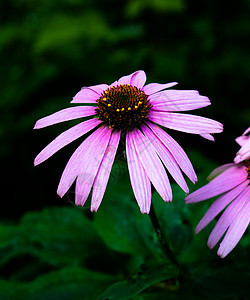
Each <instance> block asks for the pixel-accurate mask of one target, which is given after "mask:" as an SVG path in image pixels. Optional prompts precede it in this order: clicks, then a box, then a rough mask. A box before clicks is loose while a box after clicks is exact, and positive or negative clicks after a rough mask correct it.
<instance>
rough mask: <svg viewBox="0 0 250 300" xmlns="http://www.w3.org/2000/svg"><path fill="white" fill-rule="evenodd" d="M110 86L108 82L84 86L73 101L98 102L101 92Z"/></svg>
mask: <svg viewBox="0 0 250 300" xmlns="http://www.w3.org/2000/svg"><path fill="white" fill-rule="evenodd" d="M107 88H108V85H107V84H98V85H94V86H89V87H83V88H82V89H81V90H80V92H78V93H77V94H76V95H75V97H74V98H73V100H72V101H71V103H96V100H97V99H99V98H100V96H101V94H102V93H103V92H104V91H105V90H106V89H107Z"/></svg>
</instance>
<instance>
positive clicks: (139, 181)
mask: <svg viewBox="0 0 250 300" xmlns="http://www.w3.org/2000/svg"><path fill="white" fill-rule="evenodd" d="M126 155H127V161H128V170H129V176H130V181H131V185H132V188H133V191H134V195H135V199H136V201H137V203H138V205H139V207H140V210H141V212H142V213H143V214H144V213H146V214H148V213H149V211H150V205H151V184H150V180H149V178H148V176H147V174H146V172H145V170H144V168H143V166H142V164H141V162H140V159H139V157H138V155H137V153H136V149H135V145H134V142H133V137H132V134H131V133H130V132H128V133H127V135H126Z"/></svg>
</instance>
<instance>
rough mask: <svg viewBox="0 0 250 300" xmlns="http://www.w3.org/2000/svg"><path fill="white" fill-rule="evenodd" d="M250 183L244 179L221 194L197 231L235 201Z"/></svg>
mask: <svg viewBox="0 0 250 300" xmlns="http://www.w3.org/2000/svg"><path fill="white" fill-rule="evenodd" d="M247 185H248V182H247V180H245V181H243V182H242V183H241V184H240V185H238V186H237V187H235V188H234V189H232V190H230V191H229V192H226V193H225V194H223V195H221V196H220V197H219V198H218V199H216V200H215V201H214V203H213V204H212V205H211V206H210V207H209V209H208V210H207V212H206V213H205V215H204V217H203V218H202V219H201V220H200V222H199V224H198V225H197V227H196V229H195V232H196V233H198V232H200V231H201V230H202V229H203V228H204V227H205V226H207V224H208V223H210V222H211V221H212V220H213V219H214V218H215V217H216V216H217V215H218V214H219V213H220V212H221V211H222V210H223V209H224V208H225V207H226V206H227V205H228V204H229V203H230V202H231V201H233V200H234V199H235V198H236V197H237V196H238V195H239V194H240V193H241V192H242V191H243V190H244V188H245V187H246V186H247Z"/></svg>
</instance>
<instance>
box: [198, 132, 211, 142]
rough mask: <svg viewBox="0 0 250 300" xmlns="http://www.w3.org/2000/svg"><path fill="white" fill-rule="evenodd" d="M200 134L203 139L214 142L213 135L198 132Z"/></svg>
mask: <svg viewBox="0 0 250 300" xmlns="http://www.w3.org/2000/svg"><path fill="white" fill-rule="evenodd" d="M200 136H201V137H203V138H204V139H207V140H209V141H212V142H214V137H213V136H212V135H211V134H209V133H202V134H200Z"/></svg>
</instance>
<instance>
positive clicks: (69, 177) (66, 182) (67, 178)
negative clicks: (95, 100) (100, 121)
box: [57, 128, 103, 197]
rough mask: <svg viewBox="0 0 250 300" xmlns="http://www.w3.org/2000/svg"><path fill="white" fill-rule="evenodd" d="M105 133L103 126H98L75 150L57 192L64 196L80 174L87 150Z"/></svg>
mask: <svg viewBox="0 0 250 300" xmlns="http://www.w3.org/2000/svg"><path fill="white" fill-rule="evenodd" d="M102 134H103V128H98V129H97V130H96V131H94V132H93V133H92V134H91V135H90V136H89V137H87V138H86V140H84V141H83V143H82V144H81V145H80V146H79V147H78V148H77V149H76V150H75V152H74V153H73V155H72V156H71V157H70V159H69V161H68V163H67V165H66V167H65V169H64V171H63V173H62V176H61V179H60V182H59V185H58V189H57V194H58V195H59V196H60V197H63V196H64V194H65V193H66V192H67V191H68V189H69V188H70V186H71V185H72V183H73V182H74V180H75V179H76V177H77V176H78V175H79V174H80V171H81V163H84V161H85V151H86V150H87V149H88V148H90V147H91V145H95V142H96V141H97V142H98V140H99V138H100V136H101V135H102Z"/></svg>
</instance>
